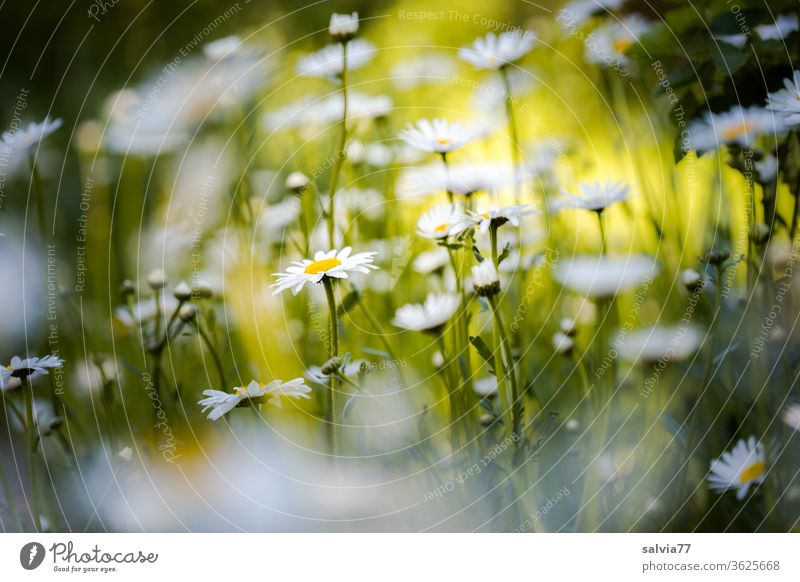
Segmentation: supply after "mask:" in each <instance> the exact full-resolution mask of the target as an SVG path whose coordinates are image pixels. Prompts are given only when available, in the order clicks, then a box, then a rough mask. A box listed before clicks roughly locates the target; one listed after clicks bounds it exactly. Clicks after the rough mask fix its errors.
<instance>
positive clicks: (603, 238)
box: [597, 210, 608, 256]
mask: <svg viewBox="0 0 800 582" xmlns="http://www.w3.org/2000/svg"><path fill="white" fill-rule="evenodd" d="M597 224H598V225H599V226H600V244H601V249H602V253H603V255H604V256H605V255H607V254H608V242H607V240H606V223H605V222H603V211H602V210H601V211H600V212H598V213H597Z"/></svg>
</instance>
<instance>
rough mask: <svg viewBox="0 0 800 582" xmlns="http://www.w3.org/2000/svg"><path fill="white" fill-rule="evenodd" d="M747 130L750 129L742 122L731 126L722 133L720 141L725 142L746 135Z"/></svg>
mask: <svg viewBox="0 0 800 582" xmlns="http://www.w3.org/2000/svg"><path fill="white" fill-rule="evenodd" d="M749 129H750V128H749V127H748V126H747V124H746V123H744V122H742V123H740V124H739V125H734V126H731V127H729V128H728V129H726V130H725V131H723V132H722V139H724V140H725V141H730V140H732V139H736V138H737V137H739V136H742V135H744V134H746V133H747V132H748V131H749Z"/></svg>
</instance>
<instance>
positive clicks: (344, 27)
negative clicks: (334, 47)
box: [328, 12, 358, 42]
mask: <svg viewBox="0 0 800 582" xmlns="http://www.w3.org/2000/svg"><path fill="white" fill-rule="evenodd" d="M328 32H329V33H330V35H331V37H332V38H333V40H335V41H338V42H347V41H348V40H350V39H352V38H353V37H354V36H355V35H356V33H357V32H358V12H353V13H352V14H336V13H335V12H334V13H333V14H331V23H330V25H329V26H328Z"/></svg>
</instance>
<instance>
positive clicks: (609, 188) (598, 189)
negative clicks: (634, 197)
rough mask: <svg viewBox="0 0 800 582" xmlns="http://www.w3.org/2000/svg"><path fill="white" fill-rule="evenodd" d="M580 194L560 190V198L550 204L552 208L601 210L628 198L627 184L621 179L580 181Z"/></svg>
mask: <svg viewBox="0 0 800 582" xmlns="http://www.w3.org/2000/svg"><path fill="white" fill-rule="evenodd" d="M580 189H581V193H580V194H570V193H568V192H563V191H562V192H561V198H559V199H558V200H554V201H553V203H552V204H551V207H552V208H553V210H561V209H562V208H576V209H582V210H593V211H594V212H602V211H603V210H605V209H606V208H608V207H609V206H611V205H612V204H614V203H616V202H623V201H625V200H626V199H627V198H628V190H629V188H628V186H627V184H625V183H623V182H622V181H621V180H620V181H618V182H612V181H611V180H608V181H606V183H605V184H601V183H600V182H594V183H589V182H582V183H581V184H580Z"/></svg>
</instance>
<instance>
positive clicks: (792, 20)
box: [756, 14, 798, 40]
mask: <svg viewBox="0 0 800 582" xmlns="http://www.w3.org/2000/svg"><path fill="white" fill-rule="evenodd" d="M797 29H798V26H797V15H796V14H781V15H780V16H778V18H776V19H775V22H773V23H772V24H759V25H758V26H756V34H758V36H759V37H761V40H783V39H784V38H786V37H787V36H788V35H789V34H790V33H792V32H795V31H796V30H797Z"/></svg>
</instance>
